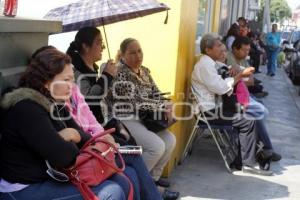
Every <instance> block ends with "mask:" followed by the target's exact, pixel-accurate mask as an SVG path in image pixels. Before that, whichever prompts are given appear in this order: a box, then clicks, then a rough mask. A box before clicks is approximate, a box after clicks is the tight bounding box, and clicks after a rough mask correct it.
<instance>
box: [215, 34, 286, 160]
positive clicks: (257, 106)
mask: <svg viewBox="0 0 300 200" xmlns="http://www.w3.org/2000/svg"><path fill="white" fill-rule="evenodd" d="M239 40H240V39H238V41H237V43H242V42H240V41H239ZM221 48H222V54H221V55H220V56H221V57H220V58H219V59H217V65H218V66H219V68H222V69H224V68H225V69H227V70H228V71H229V70H230V66H227V65H226V64H224V63H226V58H227V50H226V46H225V45H224V44H223V45H222V47H221ZM233 71H234V69H231V74H228V76H230V75H233V74H235V73H237V72H233ZM242 81H243V80H242ZM245 90H247V87H245ZM246 93H247V94H248V97H247V98H248V100H247V105H243V106H244V113H245V114H247V115H248V117H252V118H253V119H255V120H256V131H257V136H258V140H259V141H261V142H262V143H263V147H262V148H263V151H264V153H265V154H270V155H272V161H279V160H281V155H280V154H278V153H276V152H275V151H274V150H273V145H272V142H271V140H270V137H269V134H268V131H267V128H266V126H265V120H264V119H265V117H266V116H267V115H268V113H269V111H268V109H267V108H266V107H265V106H264V105H263V104H261V103H260V102H258V101H256V100H255V98H253V97H251V96H249V92H248V91H246ZM236 94H237V91H236ZM245 98H246V97H244V99H245ZM237 99H238V98H237ZM244 101H245V100H244ZM238 103H241V104H243V102H238Z"/></svg>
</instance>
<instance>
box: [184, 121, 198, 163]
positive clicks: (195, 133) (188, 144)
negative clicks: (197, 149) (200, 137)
mask: <svg viewBox="0 0 300 200" xmlns="http://www.w3.org/2000/svg"><path fill="white" fill-rule="evenodd" d="M199 130H200V128H199V126H198V121H197V122H196V124H195V126H194V128H193V131H192V133H191V135H190V137H189V140H188V142H187V143H186V145H185V148H184V151H183V153H182V155H181V158H180V160H179V164H182V163H183V162H184V160H185V158H186V157H187V155H188V153H189V150H190V149H191V148H192V146H193V143H194V140H195V139H196V136H197V133H198V131H199Z"/></svg>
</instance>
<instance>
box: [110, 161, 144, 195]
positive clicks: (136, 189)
mask: <svg viewBox="0 0 300 200" xmlns="http://www.w3.org/2000/svg"><path fill="white" fill-rule="evenodd" d="M124 161H125V160H124ZM124 174H125V175H126V176H127V177H128V179H129V180H130V181H131V184H132V187H133V200H140V199H141V196H140V182H139V178H138V175H137V173H136V171H135V169H134V168H132V167H131V166H127V165H126V167H125V170H124ZM120 177H121V176H116V178H117V179H116V178H115V177H112V178H113V179H112V180H113V181H115V182H117V183H118V184H119V185H120V184H122V185H121V187H122V188H123V190H125V191H129V188H127V187H126V185H128V184H127V183H126V182H125V185H123V184H124V181H122V180H119V178H120ZM122 178H123V177H122ZM124 188H125V189H124ZM127 195H128V194H127Z"/></svg>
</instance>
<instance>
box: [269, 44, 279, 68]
mask: <svg viewBox="0 0 300 200" xmlns="http://www.w3.org/2000/svg"><path fill="white" fill-rule="evenodd" d="M278 52H279V48H278V49H276V50H270V49H269V48H268V47H267V59H268V63H267V69H268V71H267V74H275V71H276V65H277V64H276V62H277V55H278Z"/></svg>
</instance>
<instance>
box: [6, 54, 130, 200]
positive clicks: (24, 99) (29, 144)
mask: <svg viewBox="0 0 300 200" xmlns="http://www.w3.org/2000/svg"><path fill="white" fill-rule="evenodd" d="M73 81H74V75H73V69H72V64H71V59H70V57H69V56H67V55H66V54H64V53H61V52H59V51H58V50H55V49H47V50H44V51H42V52H40V53H38V54H37V55H36V56H35V58H34V59H32V61H31V63H30V65H29V66H28V68H27V70H26V72H25V73H24V74H23V76H22V77H21V80H20V86H21V88H19V89H17V90H14V91H12V92H10V93H7V94H6V95H5V96H4V97H3V99H2V101H1V107H2V109H3V110H4V118H3V119H4V121H3V122H2V123H1V133H2V139H1V143H0V144H1V145H0V177H1V178H0V192H2V194H1V193H0V199H4V200H8V199H31V200H34V199H37V200H40V199H43V200H48V199H49V200H50V199H58V198H64V199H80V193H79V191H78V190H77V188H76V187H75V186H73V185H71V184H70V183H69V182H58V181H66V177H65V176H63V175H61V174H59V173H58V172H56V171H55V170H53V168H52V167H51V166H53V167H55V168H68V167H71V166H72V165H73V164H74V163H75V160H76V156H77V155H78V153H79V149H80V148H81V146H82V145H83V144H84V143H85V142H86V141H87V140H88V139H89V138H90V136H89V135H88V134H86V133H84V132H83V131H82V130H81V129H80V128H79V127H78V125H77V124H76V123H75V122H74V121H73V119H72V118H70V117H69V113H68V111H67V110H66V109H65V107H64V102H65V101H66V100H67V99H69V98H70V95H71V89H72V85H73ZM51 177H52V178H53V179H51ZM54 179H55V180H54ZM118 183H119V182H118ZM118 183H117V182H116V178H114V176H113V177H112V178H111V179H109V180H106V181H104V182H103V183H101V184H100V185H98V186H95V187H93V188H92V189H93V191H94V192H95V194H96V195H97V196H98V197H99V198H101V199H102V200H103V199H107V200H108V199H115V200H119V199H126V197H125V196H126V195H125V193H126V192H128V191H125V189H122V188H121V187H120V185H121V183H120V185H119V184H118ZM122 184H123V183H122ZM125 186H126V187H127V188H128V185H126V181H125ZM123 190H124V191H125V192H124V191H123Z"/></svg>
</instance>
